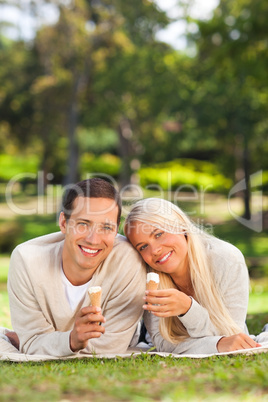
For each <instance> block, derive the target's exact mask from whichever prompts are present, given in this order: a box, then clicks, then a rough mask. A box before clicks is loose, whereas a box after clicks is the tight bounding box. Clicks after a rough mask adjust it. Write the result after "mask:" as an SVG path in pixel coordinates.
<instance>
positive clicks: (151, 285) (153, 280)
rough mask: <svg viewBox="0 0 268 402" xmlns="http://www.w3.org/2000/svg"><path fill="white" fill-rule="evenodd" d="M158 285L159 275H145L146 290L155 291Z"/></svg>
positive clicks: (152, 273)
mask: <svg viewBox="0 0 268 402" xmlns="http://www.w3.org/2000/svg"><path fill="white" fill-rule="evenodd" d="M158 285H159V275H158V274H156V273H155V272H149V273H148V274H147V281H146V290H157V288H158Z"/></svg>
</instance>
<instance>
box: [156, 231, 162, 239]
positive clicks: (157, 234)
mask: <svg viewBox="0 0 268 402" xmlns="http://www.w3.org/2000/svg"><path fill="white" fill-rule="evenodd" d="M162 234H163V232H159V233H156V235H155V237H156V238H158V237H160V236H162Z"/></svg>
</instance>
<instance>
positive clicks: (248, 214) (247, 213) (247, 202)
mask: <svg viewBox="0 0 268 402" xmlns="http://www.w3.org/2000/svg"><path fill="white" fill-rule="evenodd" d="M243 137H244V138H243V139H244V147H243V169H244V175H245V183H246V188H245V190H244V197H243V199H244V215H243V216H244V218H245V219H248V220H249V219H250V218H251V211H250V195H251V194H250V193H251V191H250V177H249V171H250V169H249V149H248V139H247V135H246V134H244V136H243Z"/></svg>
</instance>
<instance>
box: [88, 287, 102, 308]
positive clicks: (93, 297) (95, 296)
mask: <svg viewBox="0 0 268 402" xmlns="http://www.w3.org/2000/svg"><path fill="white" fill-rule="evenodd" d="M89 297H90V301H91V306H94V307H101V290H100V291H99V292H95V293H91V294H89Z"/></svg>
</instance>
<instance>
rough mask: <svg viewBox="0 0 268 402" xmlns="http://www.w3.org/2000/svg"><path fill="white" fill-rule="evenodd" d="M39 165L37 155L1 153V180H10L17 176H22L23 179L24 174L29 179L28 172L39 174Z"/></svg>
mask: <svg viewBox="0 0 268 402" xmlns="http://www.w3.org/2000/svg"><path fill="white" fill-rule="evenodd" d="M38 165H39V158H38V156H37V155H22V154H19V155H18V154H16V155H8V154H2V155H1V154H0V180H1V181H8V180H10V179H12V178H14V177H15V176H17V175H19V176H17V177H18V179H19V177H20V176H21V179H23V177H24V174H25V175H26V176H25V178H26V180H29V177H27V173H33V174H37V171H38Z"/></svg>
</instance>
